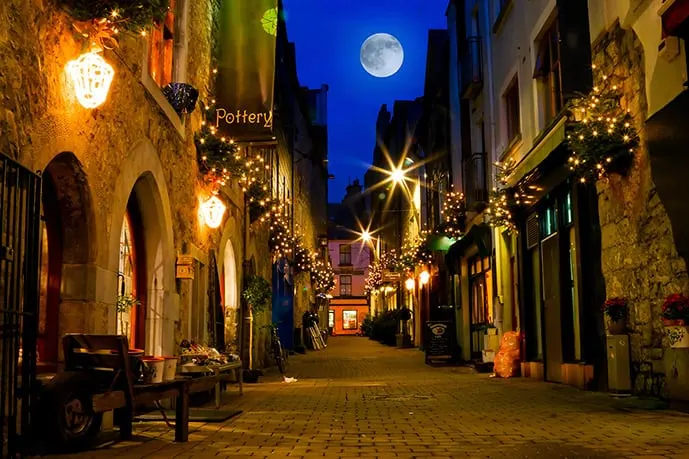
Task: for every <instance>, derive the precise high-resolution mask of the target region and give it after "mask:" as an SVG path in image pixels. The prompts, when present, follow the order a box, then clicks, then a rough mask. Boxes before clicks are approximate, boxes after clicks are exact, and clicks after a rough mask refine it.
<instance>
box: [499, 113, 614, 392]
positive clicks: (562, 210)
mask: <svg viewBox="0 0 689 459" xmlns="http://www.w3.org/2000/svg"><path fill="white" fill-rule="evenodd" d="M562 129H564V124H563V125H562ZM567 157H568V151H567V150H566V148H565V146H564V145H563V144H560V145H559V146H558V147H556V148H555V149H554V150H553V151H552V152H551V153H550V154H549V155H548V156H547V157H546V158H545V159H544V160H543V161H542V162H541V163H540V164H538V166H537V167H536V168H535V169H533V170H531V171H527V173H526V174H525V177H528V178H527V179H523V180H522V181H521V182H519V183H518V184H517V186H519V187H520V188H521V189H529V190H530V193H531V194H532V196H531V199H530V202H532V203H533V204H530V205H528V206H527V205H524V206H522V208H520V209H519V212H518V217H517V227H518V236H517V241H518V249H517V253H516V254H514V253H512V254H509V255H510V256H509V257H507V258H506V259H509V260H513V258H512V256H513V255H517V259H518V265H519V268H518V272H519V273H520V276H519V277H518V279H519V281H518V282H517V283H518V286H519V297H520V298H519V301H518V303H519V305H520V307H521V310H520V316H521V317H520V318H519V323H520V326H521V330H522V333H523V336H524V341H523V344H522V356H523V358H522V361H523V362H524V363H523V364H522V374H523V376H527V377H532V378H535V379H545V380H546V381H552V382H560V383H565V384H571V385H575V386H579V387H582V388H584V387H587V386H589V385H590V384H591V383H592V380H593V377H594V373H601V372H604V367H603V365H604V360H605V355H604V352H603V350H604V345H603V337H602V335H601V334H599V333H598V330H599V325H600V324H599V321H600V318H601V314H600V310H599V309H600V304H602V300H600V298H599V296H600V295H601V292H602V291H604V290H601V288H600V286H599V285H598V284H599V283H600V281H599V279H600V278H601V277H600V276H601V274H600V273H601V266H600V226H599V224H598V208H597V195H596V191H595V186H594V185H587V184H581V183H579V182H575V181H573V180H572V178H571V177H570V176H569V174H568V169H567V167H566V166H565V161H566V158H567ZM506 268H509V267H507V266H506ZM510 272H511V271H510ZM597 276H598V277H597ZM512 277H513V276H510V278H512ZM512 282H514V281H512ZM583 286H587V288H586V289H584V288H583Z"/></svg>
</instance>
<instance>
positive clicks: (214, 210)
mask: <svg viewBox="0 0 689 459" xmlns="http://www.w3.org/2000/svg"><path fill="white" fill-rule="evenodd" d="M226 209H227V207H225V204H224V203H223V202H222V201H221V200H220V198H218V197H217V196H211V197H210V198H209V199H208V200H206V201H204V202H203V203H202V204H201V215H202V216H203V221H204V223H205V224H206V225H207V226H208V227H209V228H217V227H219V226H220V224H221V223H222V217H223V215H225V210H226Z"/></svg>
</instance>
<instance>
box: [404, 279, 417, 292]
mask: <svg viewBox="0 0 689 459" xmlns="http://www.w3.org/2000/svg"><path fill="white" fill-rule="evenodd" d="M415 284H416V282H414V279H407V280H406V281H404V286H405V287H407V290H414V286H415Z"/></svg>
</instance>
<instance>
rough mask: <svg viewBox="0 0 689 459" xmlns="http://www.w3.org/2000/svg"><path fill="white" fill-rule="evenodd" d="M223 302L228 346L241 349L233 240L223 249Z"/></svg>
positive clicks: (237, 286) (237, 282)
mask: <svg viewBox="0 0 689 459" xmlns="http://www.w3.org/2000/svg"><path fill="white" fill-rule="evenodd" d="M223 279H224V288H223V293H224V295H223V304H224V306H225V314H224V315H225V342H226V344H227V345H228V346H230V347H234V348H235V349H239V328H238V325H239V324H238V322H239V279H238V277H237V261H236V259H235V256H234V249H233V248H232V242H231V241H229V240H228V241H227V243H226V244H225V250H224V251H223Z"/></svg>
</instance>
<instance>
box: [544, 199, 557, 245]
mask: <svg viewBox="0 0 689 459" xmlns="http://www.w3.org/2000/svg"><path fill="white" fill-rule="evenodd" d="M556 232H557V212H556V210H555V206H553V205H552V204H550V205H548V207H546V208H545V210H544V211H543V213H542V214H541V238H542V239H545V238H547V237H548V236H550V235H551V234H555V233H556Z"/></svg>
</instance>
